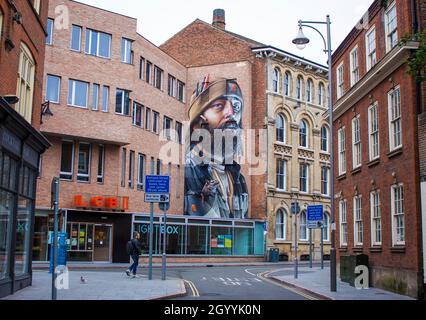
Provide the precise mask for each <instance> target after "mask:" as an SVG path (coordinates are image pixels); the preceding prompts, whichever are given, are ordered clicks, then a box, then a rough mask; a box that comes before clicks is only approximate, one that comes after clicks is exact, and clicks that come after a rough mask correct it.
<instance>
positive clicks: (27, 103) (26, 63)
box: [16, 43, 35, 123]
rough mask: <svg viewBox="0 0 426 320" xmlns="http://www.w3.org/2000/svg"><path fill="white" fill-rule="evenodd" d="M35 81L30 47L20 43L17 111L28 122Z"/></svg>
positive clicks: (30, 119) (31, 110)
mask: <svg viewBox="0 0 426 320" xmlns="http://www.w3.org/2000/svg"><path fill="white" fill-rule="evenodd" d="M34 81H35V62H34V58H33V55H32V53H31V51H30V49H29V48H28V47H27V46H26V45H25V44H24V43H21V49H20V55H19V69H18V81H17V89H16V91H17V97H18V98H19V102H18V104H17V111H18V113H19V114H20V115H22V116H23V117H24V118H25V120H26V121H27V122H28V123H31V121H32V115H33V99H34Z"/></svg>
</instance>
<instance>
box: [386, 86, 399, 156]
mask: <svg viewBox="0 0 426 320" xmlns="http://www.w3.org/2000/svg"><path fill="white" fill-rule="evenodd" d="M388 101H389V102H388V103H389V143H390V151H393V150H395V149H397V148H399V147H401V146H402V128H401V94H400V89H399V87H398V88H396V89H395V90H393V91H391V92H390V93H389V95H388Z"/></svg>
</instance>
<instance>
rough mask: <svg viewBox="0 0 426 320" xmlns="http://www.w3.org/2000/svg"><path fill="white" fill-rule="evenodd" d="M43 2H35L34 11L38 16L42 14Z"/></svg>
mask: <svg viewBox="0 0 426 320" xmlns="http://www.w3.org/2000/svg"><path fill="white" fill-rule="evenodd" d="M40 7H41V0H34V9H35V11H36V12H37V14H40Z"/></svg>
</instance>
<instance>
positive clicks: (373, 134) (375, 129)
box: [368, 103, 380, 161]
mask: <svg viewBox="0 0 426 320" xmlns="http://www.w3.org/2000/svg"><path fill="white" fill-rule="evenodd" d="M368 135H369V144H370V148H369V154H370V161H372V160H374V159H377V158H379V156H380V154H379V152H380V148H379V113H378V105H377V103H376V104H374V105H372V106H371V107H370V108H368Z"/></svg>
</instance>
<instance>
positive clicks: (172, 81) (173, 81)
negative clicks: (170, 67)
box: [167, 74, 176, 98]
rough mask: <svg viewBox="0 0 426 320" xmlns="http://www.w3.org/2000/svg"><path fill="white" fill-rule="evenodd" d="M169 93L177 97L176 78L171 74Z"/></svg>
mask: <svg viewBox="0 0 426 320" xmlns="http://www.w3.org/2000/svg"><path fill="white" fill-rule="evenodd" d="M167 93H168V95H169V96H170V97H173V98H175V97H176V78H175V77H174V76H172V75H171V74H169V79H168V89H167Z"/></svg>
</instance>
